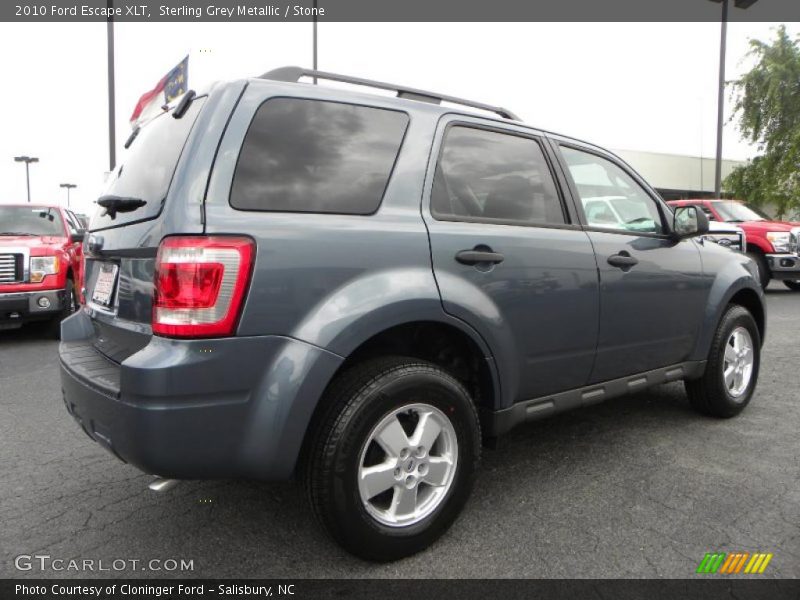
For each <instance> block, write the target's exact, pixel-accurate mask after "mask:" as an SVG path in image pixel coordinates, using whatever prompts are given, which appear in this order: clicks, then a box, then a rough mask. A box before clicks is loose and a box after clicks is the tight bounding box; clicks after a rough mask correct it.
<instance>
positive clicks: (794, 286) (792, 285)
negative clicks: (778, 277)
mask: <svg viewBox="0 0 800 600" xmlns="http://www.w3.org/2000/svg"><path fill="white" fill-rule="evenodd" d="M783 285H785V286H786V287H787V288H789V289H790V290H792V291H793V292H800V281H792V280H791V279H785V280H784V281H783Z"/></svg>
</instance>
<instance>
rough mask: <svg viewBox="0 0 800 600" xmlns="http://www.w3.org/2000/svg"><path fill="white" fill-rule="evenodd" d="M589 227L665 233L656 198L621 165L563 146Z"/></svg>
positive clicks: (562, 151) (562, 149)
mask: <svg viewBox="0 0 800 600" xmlns="http://www.w3.org/2000/svg"><path fill="white" fill-rule="evenodd" d="M561 153H562V155H563V156H564V160H565V161H566V163H567V167H568V168H569V172H570V175H572V179H573V181H574V182H575V186H576V187H577V189H578V195H579V196H580V199H581V204H582V205H583V212H584V215H585V216H586V223H587V224H588V225H589V226H590V227H598V228H602V229H617V230H621V231H630V232H632V233H664V232H665V228H664V223H663V220H662V218H661V213H660V211H659V210H658V206H657V205H656V202H655V200H653V198H651V197H650V195H649V194H648V193H647V192H645V191H644V189H643V188H642V187H641V186H640V185H639V184H638V183H636V181H635V180H634V179H633V178H632V177H631V176H630V175H628V174H627V173H626V172H625V171H624V170H623V169H622V168H621V167H619V166H618V165H616V164H615V163H613V162H611V161H610V160H608V159H605V158H602V157H600V156H597V155H596V154H592V153H589V152H583V151H581V150H576V149H574V148H569V147H567V146H561Z"/></svg>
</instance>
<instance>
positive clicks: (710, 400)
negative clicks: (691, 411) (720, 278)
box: [685, 304, 761, 419]
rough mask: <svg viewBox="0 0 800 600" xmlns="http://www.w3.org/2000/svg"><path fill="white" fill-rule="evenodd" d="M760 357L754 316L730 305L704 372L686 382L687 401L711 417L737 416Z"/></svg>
mask: <svg viewBox="0 0 800 600" xmlns="http://www.w3.org/2000/svg"><path fill="white" fill-rule="evenodd" d="M760 360H761V335H760V333H759V331H758V326H757V325H756V322H755V319H753V315H751V314H750V312H749V311H748V310H747V309H746V308H744V307H742V306H739V305H736V304H731V305H730V306H729V307H728V309H727V310H726V311H725V314H724V315H723V316H722V319H721V320H720V323H719V326H718V327H717V331H716V333H715V334H714V339H713V340H712V342H711V351H710V352H709V353H708V364H707V365H706V371H705V373H704V374H703V376H702V377H701V378H699V379H695V380H692V381H686V382H685V386H686V393H687V394H688V396H689V402H690V404H691V405H692V406H693V407H694V408H695V410H697V411H698V412H700V413H703V414H705V415H709V416H712V417H719V418H723V419H727V418H730V417H734V416H736V415H738V414H739V413H740V412H742V411H743V410H744V408H745V406H747V405H748V403H749V402H750V399H751V398H752V396H753V391H754V390H755V387H756V383H757V382H758V368H759V364H760Z"/></svg>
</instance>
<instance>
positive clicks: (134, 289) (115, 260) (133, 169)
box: [84, 96, 219, 363]
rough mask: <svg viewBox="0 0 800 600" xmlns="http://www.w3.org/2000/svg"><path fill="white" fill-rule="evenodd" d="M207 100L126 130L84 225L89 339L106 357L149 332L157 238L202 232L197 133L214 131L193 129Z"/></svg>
mask: <svg viewBox="0 0 800 600" xmlns="http://www.w3.org/2000/svg"><path fill="white" fill-rule="evenodd" d="M207 103H209V104H210V102H209V98H208V97H207V96H201V97H196V98H194V100H193V101H192V102H191V104H189V106H188V108H187V109H186V110H185V112H183V114H182V116H180V117H179V118H176V117H175V115H176V113H175V112H173V111H172V110H170V111H169V112H164V113H163V114H161V115H159V116H158V117H156V118H155V119H153V120H152V121H150V122H148V123H147V124H145V125H144V126H143V127H141V129H140V130H139V131H138V132H134V134H133V135H132V136H131V138H132V141H131V140H129V142H130V145H129V149H128V150H127V152H126V154H125V155H124V156H123V158H122V161H121V164H120V165H119V166H118V167H117V168H116V169H115V170H114V171H113V172H112V173H111V175H110V177H109V182H108V185H107V188H106V190H105V192H104V193H103V195H102V196H101V197H100V198H99V199H98V208H97V210H96V212H95V214H94V216H93V217H92V220H91V222H90V224H89V234H88V236H87V240H86V244H85V256H86V267H85V268H86V270H85V281H84V286H85V298H86V311H87V313H88V314H89V316H90V318H91V321H92V324H93V328H94V336H93V339H92V340H91V343H92V344H93V345H94V347H95V348H96V349H97V350H98V351H99V352H101V353H102V354H103V355H105V356H106V357H108V358H109V359H111V360H113V361H114V362H117V363H120V362H122V361H123V360H125V359H126V358H127V357H128V356H130V355H131V354H133V353H135V352H137V351H138V350H140V349H141V348H143V347H144V346H145V345H146V344H147V343H148V342H149V340H150V338H151V336H152V330H151V325H150V323H151V315H152V306H153V291H154V284H153V276H154V270H155V260H156V253H157V250H158V245H159V243H160V241H161V239H162V238H163V237H164V236H166V235H171V234H175V233H188V234H194V233H202V231H203V224H202V215H201V210H200V209H201V205H202V199H203V193H204V190H205V182H204V181H202V178H203V176H204V175H205V177H206V179H207V174H208V170H210V165H211V161H212V160H213V151H211V150H209V149H205V147H206V146H208V143H207V141H206V140H205V138H206V135H205V132H208V133H211V134H213V133H214V128H213V127H211V128H209V127H208V125H207V124H206V125H205V131H204V130H203V129H202V128H201V127H203V122H204V121H207V120H208V119H207V118H206V115H205V114H204V113H206V112H209V111H208V110H206V108H205V106H206V104H207ZM209 108H210V107H209ZM198 130H199V131H204V135H200V133H199V132H198ZM217 139H219V138H217ZM213 146H214V148H216V144H214V145H213ZM198 166H199V167H200V169H199V171H198V169H197V168H196V167H198ZM203 167H205V172H204V169H203Z"/></svg>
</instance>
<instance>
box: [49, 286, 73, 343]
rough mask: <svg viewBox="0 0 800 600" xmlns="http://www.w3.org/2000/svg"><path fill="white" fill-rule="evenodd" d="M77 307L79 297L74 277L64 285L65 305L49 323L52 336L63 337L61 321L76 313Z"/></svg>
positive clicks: (54, 337)
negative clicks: (76, 293) (73, 280)
mask: <svg viewBox="0 0 800 600" xmlns="http://www.w3.org/2000/svg"><path fill="white" fill-rule="evenodd" d="M77 308H78V298H77V296H76V295H75V284H74V283H73V282H72V279H67V283H66V285H65V286H64V307H63V308H62V309H61V312H60V313H58V315H57V316H55V317H53V318H52V319H51V321H50V323H49V324H48V333H49V335H50V337H52V338H53V339H56V340H60V339H61V321H63V320H64V319H66V318H67V317H68V316H70V315H71V314H72V313H74V312H75V311H76V310H77Z"/></svg>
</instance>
